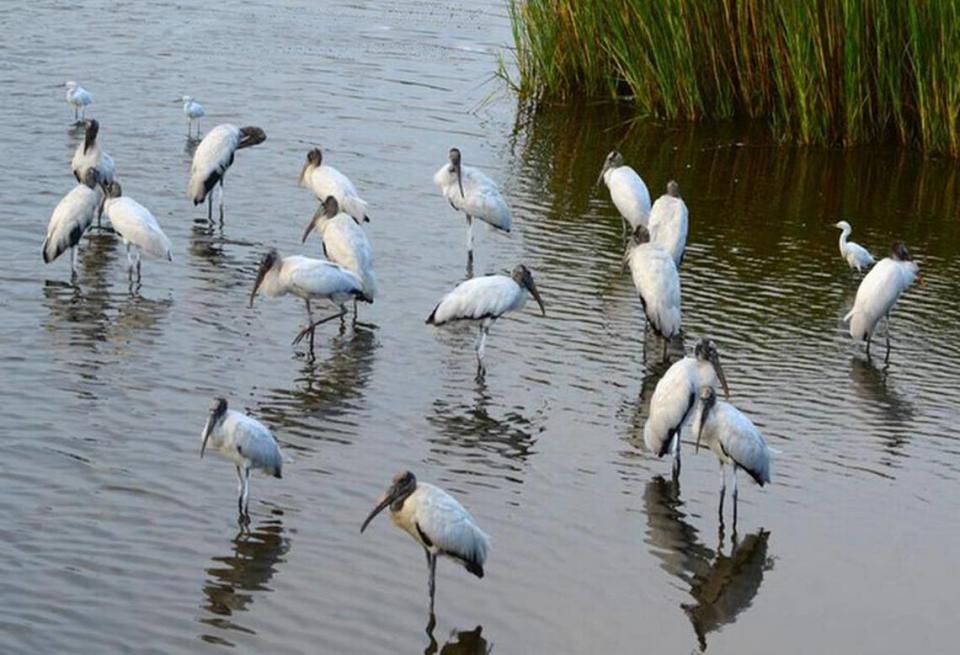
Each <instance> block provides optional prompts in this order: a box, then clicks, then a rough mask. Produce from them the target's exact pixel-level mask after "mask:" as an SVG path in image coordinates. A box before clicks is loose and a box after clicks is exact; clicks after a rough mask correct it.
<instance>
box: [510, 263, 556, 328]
mask: <svg viewBox="0 0 960 655" xmlns="http://www.w3.org/2000/svg"><path fill="white" fill-rule="evenodd" d="M510 277H512V278H513V281H514V282H516V283H517V284H519V285H520V286H521V287H522V288H524V289H526V290H527V291H529V292H530V295H531V296H533V299H534V300H536V301H537V304H538V305H540V311H541V312H542V313H543V315H544V316H546V315H547V309H546V308H545V307H544V306H543V298H541V297H540V292H539V291H537V285H536V284H535V283H534V281H533V273H531V272H530V269H529V268H527V267H526V266H524V265H523V264H517V266H516V267H515V268H514V269H513V272H512V273H511V274H510Z"/></svg>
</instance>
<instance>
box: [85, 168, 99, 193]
mask: <svg viewBox="0 0 960 655" xmlns="http://www.w3.org/2000/svg"><path fill="white" fill-rule="evenodd" d="M83 184H84V185H85V186H88V187H90V188H91V189H96V188H97V185H98V184H100V172H99V171H98V170H97V169H96V168H88V169H87V171H86V172H85V173H84V174H83Z"/></svg>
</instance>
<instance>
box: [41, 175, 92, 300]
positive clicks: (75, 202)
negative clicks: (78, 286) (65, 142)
mask: <svg viewBox="0 0 960 655" xmlns="http://www.w3.org/2000/svg"><path fill="white" fill-rule="evenodd" d="M99 182H100V179H99V177H98V175H97V169H95V168H90V169H87V171H86V172H85V173H84V177H83V182H82V183H80V184H78V185H77V186H75V187H74V188H73V189H71V190H70V192H69V193H68V194H67V195H65V196H64V197H63V199H61V200H60V202H58V203H57V206H56V207H55V208H54V210H53V214H52V215H51V216H50V223H49V224H48V225H47V236H46V238H45V239H44V240H43V247H42V248H41V252H42V253H43V261H44V263H47V264H49V263H50V262H52V261H53V260H55V259H56V258H57V257H59V256H60V255H62V254H63V252H64V251H65V250H67V248H69V249H70V270H71V277H70V279H71V281H74V282H75V281H76V279H77V245H78V244H79V243H80V238H81V237H83V233H84V232H85V231H86V230H87V228H88V227H90V224H91V223H92V222H93V216H94V214H95V213H96V212H97V208H98V207H99V206H100V195H99V191H98V190H97V189H98V187H97V185H98V184H99Z"/></svg>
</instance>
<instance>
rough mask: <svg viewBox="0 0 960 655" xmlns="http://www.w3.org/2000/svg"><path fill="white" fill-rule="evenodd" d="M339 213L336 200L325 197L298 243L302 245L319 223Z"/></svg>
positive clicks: (338, 205)
mask: <svg viewBox="0 0 960 655" xmlns="http://www.w3.org/2000/svg"><path fill="white" fill-rule="evenodd" d="M339 213H340V203H338V202H337V199H336V198H334V197H333V196H327V197H326V199H325V200H324V201H323V204H322V205H320V206H319V207H317V211H315V212H314V213H313V218H311V219H310V222H309V223H308V224H307V229H305V230H304V231H303V237H302V238H301V239H300V243H304V242H305V241H306V240H307V237H308V236H310V232H312V231H313V230H314V228H316V227H317V226H319V225H320V222H321V221H326V220H329V219H331V218H333V217H334V216H336V215H337V214H339Z"/></svg>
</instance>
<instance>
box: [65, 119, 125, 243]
mask: <svg viewBox="0 0 960 655" xmlns="http://www.w3.org/2000/svg"><path fill="white" fill-rule="evenodd" d="M99 134H100V123H99V122H98V121H97V120H96V119H94V118H90V119H88V120H86V121H85V130H84V135H83V143H81V144H78V145H77V149H76V150H74V152H73V159H72V160H71V162H70V166H71V168H72V169H73V176H74V177H75V178H77V182H80V181H81V180H83V179H84V176H85V175H86V172H87V171H88V170H90V169H91V168H93V169H96V171H97V179H98V181H99V183H100V185H101V187H103V188H104V189H105V188H106V186H107V185H108V184H110V183H111V182H113V180H114V178H115V177H116V167H115V166H114V164H113V157H111V156H110V155H109V154H107V152H106V151H105V150H104V149H103V147H102V146H101V145H100V139H99V138H98V137H99ZM102 202H103V197H102V195H101V193H100V189H97V203H98V205H99V207H98V211H97V227H100V216H101V215H102V214H103V207H102V204H101V203H102Z"/></svg>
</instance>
